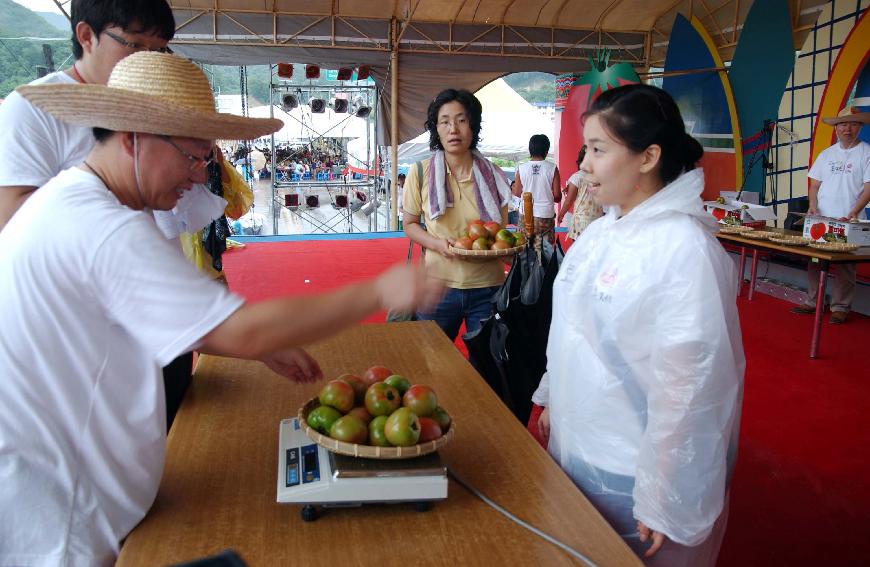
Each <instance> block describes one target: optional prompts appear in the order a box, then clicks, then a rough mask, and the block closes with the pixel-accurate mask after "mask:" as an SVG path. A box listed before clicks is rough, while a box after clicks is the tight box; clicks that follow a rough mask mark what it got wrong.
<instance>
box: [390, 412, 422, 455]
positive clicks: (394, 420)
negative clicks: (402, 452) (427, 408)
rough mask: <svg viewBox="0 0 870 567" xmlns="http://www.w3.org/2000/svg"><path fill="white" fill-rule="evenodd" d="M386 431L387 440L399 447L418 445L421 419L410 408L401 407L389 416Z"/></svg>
mask: <svg viewBox="0 0 870 567" xmlns="http://www.w3.org/2000/svg"><path fill="white" fill-rule="evenodd" d="M384 433H385V434H386V436H387V441H389V442H390V443H392V444H393V445H395V446H397V447H410V446H411V445H416V444H417V440H419V439H420V419H419V418H418V417H417V415H416V414H415V413H414V412H412V411H411V410H409V409H408V408H399V409H397V410H396V411H394V412H393V413H392V414H390V417H388V418H387V422H386V423H385V424H384Z"/></svg>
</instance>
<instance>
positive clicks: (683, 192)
mask: <svg viewBox="0 0 870 567" xmlns="http://www.w3.org/2000/svg"><path fill="white" fill-rule="evenodd" d="M703 190H704V170H703V169H701V168H698V167H696V168H695V169H693V170H692V171H689V172H686V173H684V174H682V175H681V176H679V177H678V178H676V179H675V180H674V181H672V182H670V183H669V184H667V185H665V186H664V187H662V188H661V189H660V190H659V191H658V192H656V193H655V194H654V195H653V196H651V197H650V198H649V199H647V200H646V201H644V202H642V203H641V204H639V205H638V206H636V207H635V208H634V209H632V210H631V211H630V212H629V213H628V214H627V215H625V216H624V217H623V219H625V220H628V219H630V223H626V224H634V223H640V222H648V221H649V220H651V219H654V218H656V217H659V216H663V215H669V214H675V213H680V214H685V215H689V216H692V217H695V218H697V219H698V220H699V221H701V223H702V224H703V225H704V226H706V227H707V228H708V229H709V230H710V231H711V232H712V231H714V230H715V229H716V219H715V218H714V217H713V215H711V214H710V213H709V212H707V211H705V210H704V202H703V201H702V200H701V193H702V191H703ZM610 215H612V216H613V220H614V221H615V220H617V219H618V218H619V217H620V215H621V212H620V210H619V207H609V208H608V216H610ZM620 220H622V219H620Z"/></svg>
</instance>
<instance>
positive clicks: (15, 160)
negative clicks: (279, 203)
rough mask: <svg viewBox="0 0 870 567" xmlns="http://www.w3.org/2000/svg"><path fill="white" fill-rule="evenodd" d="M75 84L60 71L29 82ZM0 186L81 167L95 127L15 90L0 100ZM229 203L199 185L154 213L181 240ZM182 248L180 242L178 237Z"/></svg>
mask: <svg viewBox="0 0 870 567" xmlns="http://www.w3.org/2000/svg"><path fill="white" fill-rule="evenodd" d="M53 83H59V84H75V83H76V81H75V79H73V78H72V77H70V76H69V75H67V74H66V73H64V72H63V71H57V72H55V73H51V74H49V75H46V76H45V77H42V78H41V79H37V80H35V81H33V82H31V83H30V84H32V85H39V84H53ZM0 132H2V135H0V186H6V185H10V186H15V185H23V186H28V187H41V186H43V185H45V183H46V182H48V180H49V179H51V178H52V177H54V176H55V175H57V174H58V173H60V172H61V171H63V170H65V169H68V168H70V167H73V166H75V165H79V164H80V163H82V162H83V161H84V160H85V158H86V157H87V156H88V154H89V153H90V151H91V149H92V148H93V147H94V144H95V143H96V141H95V140H94V135H93V132H92V129H91V128H89V127H87V126H76V125H74V124H69V123H67V122H63V121H61V120H58V119H57V118H55V117H54V116H52V115H51V114H49V113H47V112H45V111H43V110H40V109H39V108H37V107H35V106H33V105H32V104H31V103H30V102H28V101H27V100H25V99H24V98H23V97H22V96H21V95H19V94H18V93H17V92H15V91H12V92H11V93H10V94H9V96H8V97H7V98H6V100H4V101H3V104H0ZM224 207H226V201H224V200H223V199H221V198H220V197H218V196H216V195H212V194H211V193H209V191H208V188H206V186H205V185H202V184H196V185H194V186H193V189H192V190H191V191H188V192H186V193H185V197H183V198H182V199H180V200H179V201H178V204H177V205H176V207H175V208H174V209H172V210H171V211H154V212H153V214H154V218H155V220H156V221H157V226H158V227H159V228H160V231H161V232H162V233H163V236H165V237H166V238H169V239H177V238H178V235H179V234H180V233H181V232H185V231H187V232H195V231H197V230H199V229H201V228H203V227H205V226H207V225H208V224H209V223H210V222H211V221H212V220H213V219H216V218H218V217H220V216H221V215H222V214H223V211H224ZM176 246H178V247H179V248H180V246H181V245H180V243H178V242H177V241H176Z"/></svg>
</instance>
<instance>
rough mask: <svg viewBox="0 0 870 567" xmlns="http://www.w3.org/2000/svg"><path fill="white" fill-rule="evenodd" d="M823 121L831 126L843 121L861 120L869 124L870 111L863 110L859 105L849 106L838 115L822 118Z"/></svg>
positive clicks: (862, 122)
mask: <svg viewBox="0 0 870 567" xmlns="http://www.w3.org/2000/svg"><path fill="white" fill-rule="evenodd" d="M822 122H824V123H825V124H827V125H829V126H834V125H836V124H839V123H841V122H860V123H861V124H867V123H868V122H870V112H862V111H861V109H860V108H858V107H857V106H847V107H846V108H844V109H843V110H841V111H840V112H839V113H838V114H837V116H834V117H832V118H822Z"/></svg>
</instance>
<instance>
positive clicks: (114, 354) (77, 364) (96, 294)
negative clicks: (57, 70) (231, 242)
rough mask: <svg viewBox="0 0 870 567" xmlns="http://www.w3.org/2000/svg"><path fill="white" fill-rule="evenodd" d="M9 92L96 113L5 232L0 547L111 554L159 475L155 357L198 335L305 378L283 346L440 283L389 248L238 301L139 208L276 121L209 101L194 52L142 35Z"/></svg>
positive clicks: (72, 558) (181, 186) (161, 402)
mask: <svg viewBox="0 0 870 567" xmlns="http://www.w3.org/2000/svg"><path fill="white" fill-rule="evenodd" d="M18 92H19V93H20V94H21V95H22V96H23V97H25V98H26V99H27V100H29V101H30V102H31V103H32V104H34V105H35V106H37V107H39V108H41V109H43V110H45V111H47V112H49V113H51V114H52V115H54V116H56V117H57V118H59V119H62V120H67V121H72V122H75V123H78V124H82V125H90V126H93V127H94V135H95V138H96V140H97V142H96V145H95V146H94V148H93V149H92V150H91V152H90V153H88V155H87V156H86V157H85V159H84V161H83V162H82V164H81V165H79V166H77V167H72V168H69V169H67V170H65V171H63V172H61V173H60V174H59V175H58V176H56V177H54V178H53V179H51V180H50V181H49V182H48V183H46V184H45V185H43V186H42V187H41V188H40V189H39V190H38V191H36V192H35V193H34V194H33V195H32V196H31V197H29V198H28V199H27V200H26V202H25V203H24V204H23V205H22V206H21V208H20V209H19V210H18V212H17V213H16V214H15V215H14V216H13V217H12V219H11V220H10V221H9V223H8V224H7V225H6V227H5V228H4V230H3V231H2V232H0V266H3V269H2V270H0V297H2V298H3V301H2V302H0V321H2V322H3V324H2V325H0V368H2V372H0V391H2V392H3V395H2V396H0V565H106V564H110V563H111V562H112V561H113V559H114V557H115V555H116V554H117V552H118V548H119V542H120V541H121V540H122V539H123V538H125V537H126V536H127V534H128V533H129V532H130V530H131V529H133V527H134V526H135V525H136V524H137V523H139V522H140V521H141V520H142V518H143V517H144V516H145V513H146V512H147V510H148V508H149V507H150V506H151V503H152V502H153V500H154V497H155V495H156V493H157V488H158V486H159V483H160V476H161V473H162V469H163V460H164V449H165V433H166V423H165V398H164V393H163V383H162V381H161V380H160V367H161V366H163V365H165V364H166V363H167V362H168V361H170V360H172V359H173V358H174V357H176V356H177V355H178V354H179V353H182V352H186V351H189V350H191V349H194V348H196V349H197V350H200V351H201V352H204V353H210V354H218V355H222V356H231V357H239V358H248V359H260V360H264V362H266V363H267V364H268V365H269V366H270V368H272V369H273V370H275V371H277V372H279V373H281V374H283V375H285V376H287V377H288V378H290V379H291V380H294V381H302V382H308V381H312V380H316V379H318V378H320V377H321V372H320V369H319V366H318V364H317V362H316V361H315V360H314V359H312V358H311V357H310V356H309V355H308V354H307V353H306V352H305V351H304V350H302V349H300V348H291V347H299V346H301V345H303V344H308V343H310V342H313V341H316V340H319V339H321V338H323V337H325V336H327V335H329V334H332V333H334V332H336V331H338V330H340V329H341V328H343V327H346V326H348V325H350V324H352V323H355V322H357V321H359V320H361V319H363V318H364V317H366V316H367V315H368V314H370V313H371V312H374V311H377V310H380V309H398V310H403V311H410V310H413V309H415V308H417V307H422V308H427V307H428V306H431V305H432V304H434V303H435V302H437V300H438V297H439V295H440V286H439V285H438V284H437V283H435V282H432V281H431V280H427V279H426V277H425V275H424V274H423V273H422V272H421V271H420V270H416V269H414V268H411V267H407V266H398V267H396V268H394V269H392V270H389V271H387V272H386V273H384V274H383V275H381V276H380V277H379V278H377V279H375V280H370V281H365V282H361V283H356V284H351V285H349V286H347V287H345V288H342V289H340V290H338V291H335V292H332V293H329V294H325V295H320V296H309V297H305V298H289V297H282V298H279V299H275V300H270V301H265V302H261V303H258V304H255V305H247V304H245V303H244V300H243V299H242V298H240V297H238V296H236V295H234V294H232V293H230V292H229V291H228V290H227V289H226V288H225V287H224V286H223V285H221V284H219V283H217V282H215V281H213V280H212V279H210V278H209V277H208V276H206V275H204V274H203V273H201V272H199V271H197V270H196V268H195V267H194V266H193V265H191V264H190V263H189V262H187V261H186V259H185V258H184V256H183V254H182V252H181V250H180V249H178V248H177V247H175V246H174V245H173V244H172V243H170V242H169V241H168V240H166V239H165V238H162V237H161V235H160V233H159V231H158V228H157V226H156V224H155V221H154V218H153V216H152V215H151V214H149V212H148V211H149V210H169V209H171V208H172V207H174V206H175V204H176V202H177V201H178V199H179V198H180V197H181V195H182V194H184V193H185V192H186V191H189V190H190V188H191V186H192V185H193V184H195V183H203V182H204V181H205V169H206V166H207V164H208V163H210V162H211V161H212V160H213V159H214V157H213V156H214V155H213V151H214V140H215V139H253V138H258V137H260V136H263V135H266V134H268V133H271V132H274V131H276V130H278V129H280V127H281V126H282V123H281V121H280V120H276V119H269V118H263V119H256V118H245V117H240V116H233V115H229V114H219V113H217V112H215V110H214V109H215V106H214V97H213V96H212V93H211V87H210V85H209V83H208V79H207V78H206V76H205V75H204V74H203V72H202V71H201V70H200V69H199V68H198V67H197V66H196V65H194V64H193V63H191V62H190V61H187V60H185V59H182V58H180V57H176V56H174V55H169V54H162V53H153V52H141V53H136V54H133V55H131V56H129V57H127V58H125V59H124V60H122V61H121V62H120V63H118V65H117V66H116V68H115V70H114V71H113V73H112V75H111V77H110V79H109V81H108V86H99V85H78V84H69V85H68V84H49V85H28V86H25V87H20V88H19V89H18ZM82 219H87V222H83V221H82Z"/></svg>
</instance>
